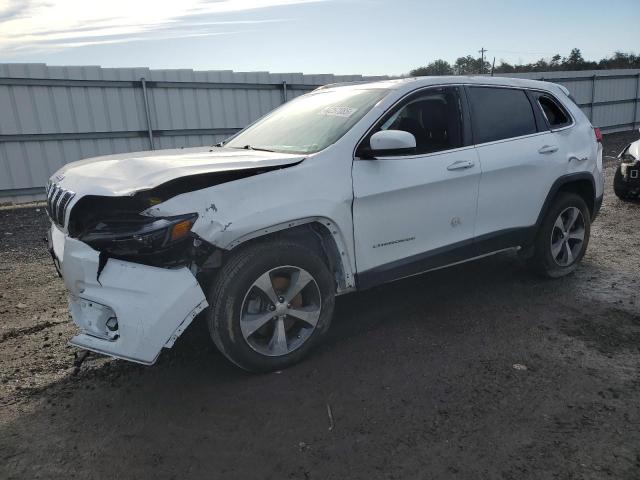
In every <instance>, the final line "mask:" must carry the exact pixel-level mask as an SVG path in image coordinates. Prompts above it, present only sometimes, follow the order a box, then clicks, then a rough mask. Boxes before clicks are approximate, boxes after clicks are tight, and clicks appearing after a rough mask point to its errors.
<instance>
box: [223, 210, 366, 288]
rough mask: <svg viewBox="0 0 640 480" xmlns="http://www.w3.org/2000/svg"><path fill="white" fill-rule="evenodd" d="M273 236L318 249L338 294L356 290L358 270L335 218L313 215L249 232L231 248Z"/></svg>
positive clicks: (241, 246)
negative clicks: (350, 259) (354, 269)
mask: <svg viewBox="0 0 640 480" xmlns="http://www.w3.org/2000/svg"><path fill="white" fill-rule="evenodd" d="M271 238H288V239H293V240H296V241H298V242H299V243H301V244H303V245H305V246H307V247H308V248H311V249H312V250H315V251H317V252H318V254H320V255H321V256H322V258H323V260H324V261H325V262H326V264H327V266H328V267H329V269H330V270H331V272H332V273H333V275H334V278H335V282H336V292H337V293H338V294H340V293H346V292H348V291H351V290H354V289H355V279H354V272H353V268H352V267H351V263H350V261H349V254H348V250H347V248H346V247H347V245H346V242H345V239H344V238H343V235H342V234H341V232H340V230H339V229H338V227H337V224H336V222H334V221H333V220H331V219H329V218H326V217H309V218H303V219H298V220H291V221H289V222H283V223H279V224H276V225H272V226H270V227H265V228H261V229H260V230H256V231H254V232H251V233H248V234H245V235H243V236H241V237H239V238H237V239H235V240H233V241H232V242H230V243H229V245H228V246H227V248H228V250H229V251H230V252H233V251H235V250H237V249H239V248H245V247H248V246H249V245H251V244H253V243H255V242H263V241H266V240H269V239H271Z"/></svg>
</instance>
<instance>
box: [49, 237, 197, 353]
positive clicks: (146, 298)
mask: <svg viewBox="0 0 640 480" xmlns="http://www.w3.org/2000/svg"><path fill="white" fill-rule="evenodd" d="M51 246H52V249H53V253H54V255H55V257H56V258H57V259H58V261H59V263H60V264H61V265H60V270H61V273H62V277H63V279H64V283H65V285H66V287H67V289H68V290H69V293H70V295H69V308H70V311H71V316H72V317H73V321H74V323H75V324H76V325H77V326H78V328H79V329H80V333H79V334H78V335H76V336H75V337H73V338H72V339H71V342H70V343H71V344H72V345H75V346H78V347H81V348H86V349H88V350H92V351H94V352H98V353H102V354H105V355H109V356H112V357H117V358H123V359H126V360H130V361H134V362H138V363H143V364H146V365H150V364H152V363H154V362H155V361H156V359H157V358H158V355H159V354H160V351H161V350H162V348H163V347H171V346H172V345H173V343H174V342H175V340H176V339H177V338H178V337H179V336H180V334H182V332H183V331H184V330H185V329H186V328H187V327H188V326H189V324H190V323H191V321H192V320H193V319H194V318H195V317H196V315H197V314H198V313H200V312H201V311H202V310H203V309H204V308H206V307H207V301H206V299H205V295H204V293H203V291H202V289H201V288H200V285H199V284H198V282H197V280H196V279H195V277H194V276H193V275H192V274H191V272H190V271H189V269H187V268H185V267H182V268H176V269H169V268H159V267H150V266H146V265H141V264H137V263H132V262H125V261H122V260H116V259H113V258H111V259H109V260H108V261H107V263H106V264H105V266H104V269H103V270H102V272H101V273H100V278H99V280H98V265H99V252H97V251H96V250H93V249H92V248H91V247H89V246H88V245H86V244H85V243H83V242H80V241H78V240H75V239H72V238H70V237H67V236H65V235H64V233H63V232H61V231H60V230H59V229H58V228H56V227H55V226H52V228H51Z"/></svg>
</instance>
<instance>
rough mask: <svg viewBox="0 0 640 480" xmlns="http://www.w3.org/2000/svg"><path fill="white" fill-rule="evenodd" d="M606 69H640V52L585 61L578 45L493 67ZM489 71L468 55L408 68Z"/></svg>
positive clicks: (439, 71)
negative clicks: (524, 61) (567, 50)
mask: <svg viewBox="0 0 640 480" xmlns="http://www.w3.org/2000/svg"><path fill="white" fill-rule="evenodd" d="M608 68H640V55H636V54H634V53H625V52H619V51H618V52H614V53H613V55H611V56H610V57H608V58H603V59H601V60H599V61H598V62H592V61H588V60H585V59H584V57H583V56H582V52H581V51H580V49H579V48H574V49H572V50H571V52H570V53H569V55H568V56H567V57H564V58H563V57H561V56H560V54H557V53H556V54H555V55H554V56H553V57H551V58H550V59H546V58H541V59H540V60H538V61H537V62H534V63H527V64H524V65H523V64H522V63H519V64H518V65H511V64H510V63H508V62H505V61H504V60H500V65H498V66H497V67H496V69H495V73H520V72H548V71H554V70H605V69H608ZM481 71H482V72H484V73H489V72H490V71H491V64H489V62H484V64H482V59H480V58H475V57H472V56H471V55H467V56H466V57H459V58H458V59H457V60H456V61H455V63H454V64H453V65H450V64H449V63H448V62H447V61H445V60H441V59H438V60H435V61H433V62H431V63H429V64H428V65H427V66H426V67H420V68H416V69H415V70H411V73H410V75H412V76H422V75H451V74H452V73H453V74H455V75H477V74H479V73H480V72H481Z"/></svg>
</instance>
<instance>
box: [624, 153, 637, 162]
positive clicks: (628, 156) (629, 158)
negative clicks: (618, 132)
mask: <svg viewBox="0 0 640 480" xmlns="http://www.w3.org/2000/svg"><path fill="white" fill-rule="evenodd" d="M620 160H622V163H634V162H635V161H636V157H634V156H633V155H631V154H630V153H623V154H622V155H620Z"/></svg>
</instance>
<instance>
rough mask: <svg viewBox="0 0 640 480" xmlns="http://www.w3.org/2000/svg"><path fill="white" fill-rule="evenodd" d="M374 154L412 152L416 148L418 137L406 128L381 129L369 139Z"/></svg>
mask: <svg viewBox="0 0 640 480" xmlns="http://www.w3.org/2000/svg"><path fill="white" fill-rule="evenodd" d="M369 145H370V148H371V154H372V155H374V156H375V155H402V154H405V155H406V154H411V153H413V152H414V151H415V149H416V137H414V136H413V134H411V133H409V132H405V131H404V130H381V131H379V132H376V133H374V134H373V135H371V139H370V140H369Z"/></svg>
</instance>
